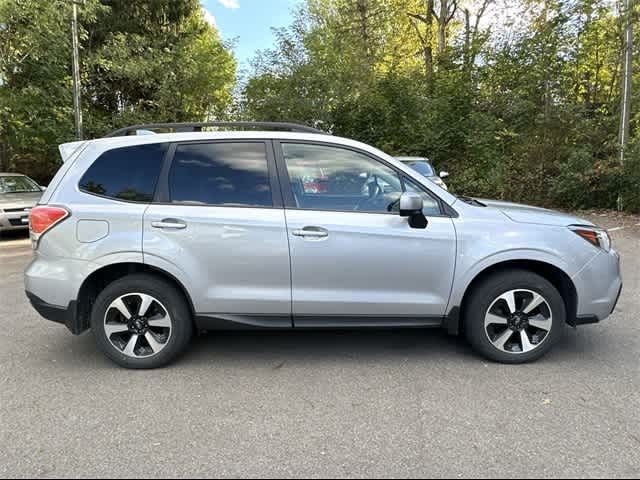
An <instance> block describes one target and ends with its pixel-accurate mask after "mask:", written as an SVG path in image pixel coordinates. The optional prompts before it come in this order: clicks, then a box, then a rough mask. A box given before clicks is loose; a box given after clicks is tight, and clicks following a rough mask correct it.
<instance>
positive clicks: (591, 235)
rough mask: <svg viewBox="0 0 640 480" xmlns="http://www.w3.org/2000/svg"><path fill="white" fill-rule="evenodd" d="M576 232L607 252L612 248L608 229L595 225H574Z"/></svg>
mask: <svg viewBox="0 0 640 480" xmlns="http://www.w3.org/2000/svg"><path fill="white" fill-rule="evenodd" d="M570 228H571V230H573V232H574V233H576V234H577V235H580V236H581V237H582V238H584V239H585V240H586V241H587V242H589V243H590V244H591V245H593V246H595V247H598V248H601V249H602V250H604V251H605V252H608V251H609V250H611V237H610V236H609V233H607V231H606V230H604V229H601V228H594V227H582V226H572V227H570Z"/></svg>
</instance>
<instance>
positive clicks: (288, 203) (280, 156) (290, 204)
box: [273, 139, 457, 217]
mask: <svg viewBox="0 0 640 480" xmlns="http://www.w3.org/2000/svg"><path fill="white" fill-rule="evenodd" d="M286 143H293V144H299V145H313V146H319V147H329V148H337V149H343V150H350V151H352V152H355V153H358V154H360V155H364V156H365V157H368V158H370V159H371V160H373V161H376V162H379V163H381V164H382V165H384V166H385V167H387V168H390V169H391V170H393V172H394V173H395V174H396V175H398V177H399V178H400V181H401V182H402V190H403V192H404V191H406V189H405V179H407V180H410V181H412V183H417V182H415V180H413V179H410V178H409V177H407V174H406V173H405V172H403V171H401V170H398V169H397V168H396V167H395V166H394V165H392V164H390V163H389V162H386V161H385V160H384V159H382V158H379V157H376V156H375V155H372V154H371V153H369V152H366V151H364V150H361V149H359V148H355V147H350V146H348V145H339V144H335V143H331V142H317V141H311V140H295V139H291V140H287V139H280V140H274V141H273V144H274V147H275V154H276V155H275V159H276V167H277V169H278V178H279V180H280V185H281V186H282V196H283V199H284V208H285V209H287V210H307V211H312V210H316V209H310V208H300V207H298V206H297V204H296V200H295V197H294V196H293V190H292V189H291V179H290V177H289V171H288V169H287V162H286V160H285V158H284V150H283V147H282V145H283V144H286ZM417 185H418V187H419V188H420V189H421V190H424V191H425V193H427V194H428V195H430V196H431V197H432V198H433V199H434V200H435V201H436V202H437V203H438V205H439V207H440V215H429V216H431V217H451V216H453V215H451V214H450V213H447V212H448V211H449V210H451V209H446V208H445V207H444V202H443V200H442V199H441V198H440V197H438V196H437V195H435V194H433V193H432V192H429V191H427V190H426V189H425V188H424V187H423V186H422V185H419V184H417ZM323 211H333V212H343V213H368V214H371V215H397V213H395V212H367V211H359V212H354V211H353V210H323ZM456 216H457V215H456Z"/></svg>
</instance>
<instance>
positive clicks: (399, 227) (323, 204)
mask: <svg viewBox="0 0 640 480" xmlns="http://www.w3.org/2000/svg"><path fill="white" fill-rule="evenodd" d="M215 125H216V126H219V124H215ZM207 126H208V124H203V125H196V126H195V128H197V129H201V128H202V127H207ZM240 126H242V127H246V126H247V125H245V124H241V125H240ZM249 126H250V127H254V128H255V127H256V125H249ZM257 126H258V127H259V128H261V130H263V131H255V130H253V131H252V130H247V129H245V131H210V132H203V131H193V132H184V131H181V130H185V129H189V128H194V125H192V124H189V125H186V126H184V125H177V126H176V125H164V126H158V125H152V126H136V127H131V128H130V129H124V130H122V131H118V132H115V133H114V134H113V135H112V136H110V138H104V139H99V140H92V141H86V142H76V143H72V144H66V145H62V146H61V147H60V151H61V153H62V157H63V160H64V164H63V166H62V167H61V169H60V171H59V172H58V173H57V175H56V176H55V178H54V179H53V181H52V182H51V184H50V185H49V187H48V189H47V191H46V192H45V194H44V196H43V197H42V199H41V201H40V204H39V206H37V207H36V208H35V209H34V210H32V212H31V217H30V227H31V234H32V242H33V249H34V252H35V255H34V259H33V261H32V262H31V264H30V265H29V267H28V268H27V270H26V273H25V285H26V291H27V295H28V297H29V299H30V300H31V303H32V304H33V306H34V307H35V309H36V310H37V311H38V312H39V313H40V314H41V315H42V316H44V317H45V318H47V319H49V320H53V321H56V322H59V323H63V324H65V325H66V326H67V327H68V328H69V330H71V332H72V333H74V334H80V333H82V332H84V331H86V330H89V329H91V330H92V331H93V335H94V336H95V339H96V341H97V344H98V346H99V347H100V348H101V349H102V350H103V351H104V353H105V354H106V355H107V356H108V357H109V358H111V359H112V360H113V361H115V362H116V363H118V364H119V365H122V366H125V367H129V368H153V367H159V366H162V365H165V364H167V363H168V362H170V361H172V360H173V359H175V358H176V357H177V356H178V355H179V354H180V353H181V352H183V351H184V350H185V349H186V348H187V346H188V344H189V341H190V339H191V337H192V335H193V333H194V331H197V330H215V329H224V328H280V329H282V328H286V329H292V328H296V329H317V328H356V327H357V328H360V327H443V328H445V329H446V330H447V331H448V332H449V333H451V334H457V333H464V334H465V335H466V337H467V338H468V340H469V342H470V343H471V345H472V346H473V347H474V349H475V350H476V351H477V352H479V353H480V354H482V355H484V356H485V357H487V358H489V359H492V360H495V361H499V362H505V363H523V362H528V361H532V360H535V359H537V358H539V357H541V356H542V355H543V354H544V353H546V352H547V351H549V349H551V347H552V346H553V345H554V344H555V343H556V342H557V341H558V339H560V338H561V336H562V334H563V331H564V329H565V325H566V324H567V323H568V324H569V325H573V326H575V325H579V324H586V323H594V322H599V321H601V320H604V319H605V318H606V317H608V316H609V315H610V314H611V313H612V311H613V309H614V307H615V304H616V302H617V299H618V297H619V294H620V291H621V288H622V281H621V278H620V268H619V257H618V254H617V253H616V252H615V251H614V250H612V248H611V242H610V239H609V236H608V235H607V232H606V231H604V230H602V229H600V228H598V227H596V226H594V225H593V224H592V223H590V222H588V221H585V220H581V219H579V218H575V217H573V216H570V215H567V214H563V213H558V212H553V211H549V210H544V209H541V208H534V207H527V206H522V205H516V204H510V203H503V202H489V201H486V202H480V201H478V200H475V199H471V198H466V197H455V196H453V195H451V194H449V193H448V192H447V191H445V190H444V189H442V188H439V187H438V186H437V185H435V184H434V183H432V182H430V181H428V180H426V179H425V178H424V177H423V176H422V175H420V174H419V173H417V172H415V171H414V170H412V169H411V168H409V167H408V166H405V165H403V164H402V163H401V162H399V161H398V160H395V159H394V158H393V157H390V156H389V155H387V154H385V153H383V152H381V151H379V150H377V149H375V148H373V147H370V146H368V145H364V144H362V143H358V142H355V141H352V140H347V139H343V138H336V137H332V136H329V135H324V134H320V133H318V132H316V131H313V130H312V129H308V128H306V127H295V126H293V127H292V126H290V125H288V124H287V125H285V124H275V125H272V124H269V125H262V124H258V125H257ZM159 127H164V129H165V131H166V130H167V129H169V128H170V127H173V128H174V129H176V130H178V132H174V133H160V134H155V135H144V136H136V135H128V136H127V135H125V134H126V133H129V132H135V131H136V130H141V129H153V128H159ZM273 128H276V129H279V130H278V131H273V130H270V129H273Z"/></svg>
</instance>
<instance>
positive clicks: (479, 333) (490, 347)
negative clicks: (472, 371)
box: [465, 270, 566, 363]
mask: <svg viewBox="0 0 640 480" xmlns="http://www.w3.org/2000/svg"><path fill="white" fill-rule="evenodd" d="M565 323H566V309H565V304H564V301H563V299H562V297H561V296H560V293H559V292H558V290H557V289H556V288H555V287H554V286H553V285H552V284H551V283H550V282H549V281H548V280H546V279H545V278H543V277H541V276H540V275H537V274H535V273H533V272H528V271H524V270H522V271H521V270H511V271H507V272H501V273H498V274H495V275H492V276H490V277H488V278H487V279H486V280H485V281H484V282H483V283H481V284H480V285H478V286H477V288H476V290H475V291H474V292H472V293H471V297H470V299H469V302H468V303H467V305H466V306H465V327H466V328H465V331H466V335H467V339H468V340H469V342H470V343H471V345H472V346H473V347H474V349H475V350H476V351H477V352H478V353H480V354H481V355H483V356H485V357H487V358H489V359H491V360H495V361H497V362H501V363H526V362H531V361H534V360H537V359H538V358H540V357H542V356H543V355H544V354H545V353H547V352H548V351H549V350H550V349H551V348H552V347H553V345H554V344H555V343H556V342H557V341H558V340H559V339H560V338H561V337H562V335H563V333H564V331H565V328H566V327H565Z"/></svg>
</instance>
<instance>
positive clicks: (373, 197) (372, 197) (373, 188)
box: [353, 179, 384, 211]
mask: <svg viewBox="0 0 640 480" xmlns="http://www.w3.org/2000/svg"><path fill="white" fill-rule="evenodd" d="M367 188H368V189H369V194H368V196H367V198H365V199H364V200H361V201H359V202H358V204H357V205H356V206H355V207H354V208H353V209H354V210H356V211H358V210H366V209H364V208H362V207H363V206H365V205H372V204H374V203H375V202H376V201H377V200H378V197H380V196H381V195H383V194H384V192H383V190H382V187H381V186H380V185H378V180H377V179H376V180H375V181H373V182H371V183H368V184H367Z"/></svg>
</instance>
